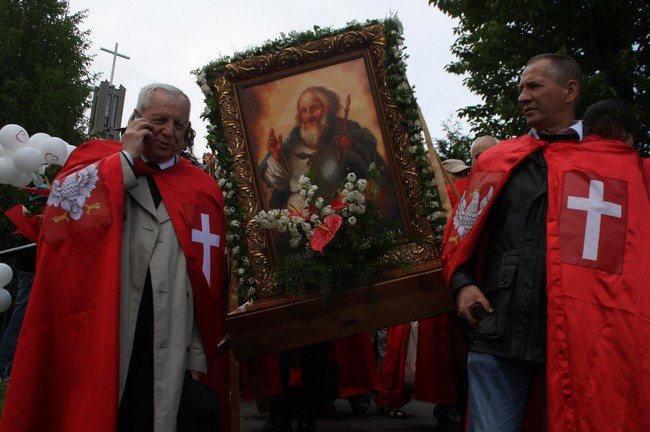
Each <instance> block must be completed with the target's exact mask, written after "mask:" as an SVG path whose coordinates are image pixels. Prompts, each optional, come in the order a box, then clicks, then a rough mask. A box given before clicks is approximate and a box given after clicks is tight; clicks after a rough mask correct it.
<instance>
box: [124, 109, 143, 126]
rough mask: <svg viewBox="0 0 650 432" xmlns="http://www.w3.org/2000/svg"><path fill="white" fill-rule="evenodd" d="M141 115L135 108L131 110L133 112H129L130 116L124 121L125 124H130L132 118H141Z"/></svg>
mask: <svg viewBox="0 0 650 432" xmlns="http://www.w3.org/2000/svg"><path fill="white" fill-rule="evenodd" d="M141 117H142V116H141V115H140V113H139V112H138V111H137V110H133V112H132V113H131V116H130V117H129V119H128V120H127V122H126V125H127V126H128V125H130V124H131V122H132V121H133V120H135V119H137V118H141Z"/></svg>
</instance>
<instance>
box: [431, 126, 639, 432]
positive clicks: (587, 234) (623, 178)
mask: <svg viewBox="0 0 650 432" xmlns="http://www.w3.org/2000/svg"><path fill="white" fill-rule="evenodd" d="M539 148H544V157H545V158H546V161H547V163H548V214H547V281H548V282H547V298H548V307H547V315H548V326H547V346H548V348H547V349H548V353H547V393H548V430H549V431H562V432H564V431H583V430H617V431H645V430H648V429H649V428H650V417H648V415H647V413H648V412H650V294H648V290H647V282H648V280H650V248H648V242H649V241H650V225H649V224H648V223H647V220H646V219H647V215H648V214H650V200H649V199H648V196H649V195H648V193H649V191H648V184H647V181H646V180H645V179H644V175H643V171H644V167H643V162H642V161H641V159H640V157H639V155H638V153H637V152H636V151H635V150H634V149H632V148H631V147H629V146H626V145H624V144H622V143H620V142H618V141H607V140H602V139H600V138H598V137H593V136H589V137H586V138H585V139H584V140H583V141H582V142H580V143H570V142H556V143H553V144H548V145H546V143H544V142H542V141H539V140H537V139H535V138H533V137H530V136H523V137H520V138H516V139H513V140H509V141H506V142H502V144H501V145H499V146H497V147H495V148H494V149H493V150H491V151H490V152H488V153H486V154H485V156H484V157H481V159H479V161H478V163H477V166H476V167H475V168H474V169H472V172H471V174H470V178H469V181H468V187H467V189H466V190H467V193H466V196H465V197H464V198H463V199H462V200H461V204H460V205H459V207H458V208H457V209H456V211H455V212H454V215H452V218H454V217H455V215H456V213H457V212H458V211H462V209H463V208H465V204H466V205H467V207H469V206H470V203H471V201H472V200H473V199H474V201H475V202H477V203H480V202H481V200H483V199H484V198H486V197H487V196H488V191H489V189H490V187H493V188H494V189H493V195H492V196H491V198H489V199H488V200H487V204H486V205H485V206H484V208H483V211H482V212H481V213H480V215H479V216H478V219H477V220H476V222H475V224H474V225H472V224H471V223H470V224H467V223H465V224H463V223H459V224H456V225H455V224H454V223H451V224H449V225H448V226H447V230H446V231H445V239H444V247H443V262H444V265H445V268H444V274H445V279H446V281H447V282H449V278H450V277H451V275H452V274H453V272H454V271H455V270H456V268H458V266H459V265H460V264H461V263H463V262H464V261H466V260H467V258H468V257H469V256H470V255H471V253H472V251H473V249H474V247H475V246H476V245H477V244H478V243H479V239H480V237H481V231H482V230H481V227H482V226H483V224H484V223H485V220H486V218H487V214H488V213H489V210H490V207H491V205H492V203H493V202H494V201H495V197H496V196H497V194H498V192H499V191H500V189H501V187H502V186H503V184H504V183H505V182H506V180H507V179H508V177H509V175H510V172H511V170H512V168H513V167H514V166H516V165H517V164H518V163H519V161H521V160H522V159H523V158H524V157H526V156H527V155H528V154H530V153H531V152H532V151H534V150H536V149H539ZM479 208H480V207H479ZM588 210H589V212H588ZM588 214H589V215H590V218H589V219H588V218H587V215H588ZM597 214H599V215H600V216H598V217H595V215H597ZM461 219H463V220H464V221H468V220H471V218H469V217H464V218H459V221H460V220H461Z"/></svg>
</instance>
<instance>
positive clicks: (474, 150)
mask: <svg viewBox="0 0 650 432" xmlns="http://www.w3.org/2000/svg"><path fill="white" fill-rule="evenodd" d="M499 142H500V140H499V139H498V138H495V137H493V136H490V135H483V136H480V137H478V138H476V139H475V140H474V142H473V143H472V147H471V148H470V153H471V155H472V166H474V165H475V164H476V161H477V160H478V158H479V156H481V155H482V154H483V152H484V151H486V150H487V149H489V148H492V147H494V146H495V145H497V144H499Z"/></svg>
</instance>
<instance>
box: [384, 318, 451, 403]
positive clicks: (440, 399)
mask: <svg viewBox="0 0 650 432" xmlns="http://www.w3.org/2000/svg"><path fill="white" fill-rule="evenodd" d="M410 328H411V324H409V323H405V324H399V325H396V326H393V327H389V329H388V341H387V347H386V354H385V356H384V363H383V365H382V370H381V377H380V387H379V390H378V391H377V394H376V395H375V401H376V402H377V404H379V405H382V406H385V407H390V408H400V407H401V406H403V405H404V404H406V403H408V402H409V401H410V399H411V397H410V395H409V394H405V393H404V368H405V366H406V350H407V347H408V338H409V333H410ZM417 335H418V343H417V356H416V366H415V386H414V388H413V397H414V398H416V399H419V400H423V401H426V402H430V403H433V404H449V403H454V400H455V385H454V380H455V374H456V370H455V367H454V353H453V346H452V340H451V328H450V323H449V317H448V316H447V315H441V316H437V317H433V318H427V319H424V320H420V321H418V333H417Z"/></svg>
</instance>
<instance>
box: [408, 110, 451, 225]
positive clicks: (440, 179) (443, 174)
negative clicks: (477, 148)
mask: <svg viewBox="0 0 650 432" xmlns="http://www.w3.org/2000/svg"><path fill="white" fill-rule="evenodd" d="M418 117H419V118H420V124H421V125H422V131H423V132H424V140H425V142H426V143H427V150H428V152H429V163H430V164H431V168H432V169H433V173H434V175H435V178H436V184H437V185H438V194H439V195H440V204H442V209H443V211H444V213H445V216H446V217H447V219H449V217H450V216H451V212H452V210H453V209H452V207H451V201H449V194H448V193H447V188H446V187H445V182H446V183H447V184H450V185H451V189H452V190H453V191H454V193H455V194H456V196H457V197H458V198H460V194H459V193H458V189H456V186H455V185H454V182H453V181H452V179H451V178H450V177H449V174H448V173H447V171H445V169H444V168H443V167H442V162H441V161H440V156H438V153H437V152H436V149H435V148H434V147H433V142H432V141H431V135H430V134H429V128H428V127H427V122H426V121H425V120H424V117H423V116H422V111H421V110H420V107H418Z"/></svg>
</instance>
